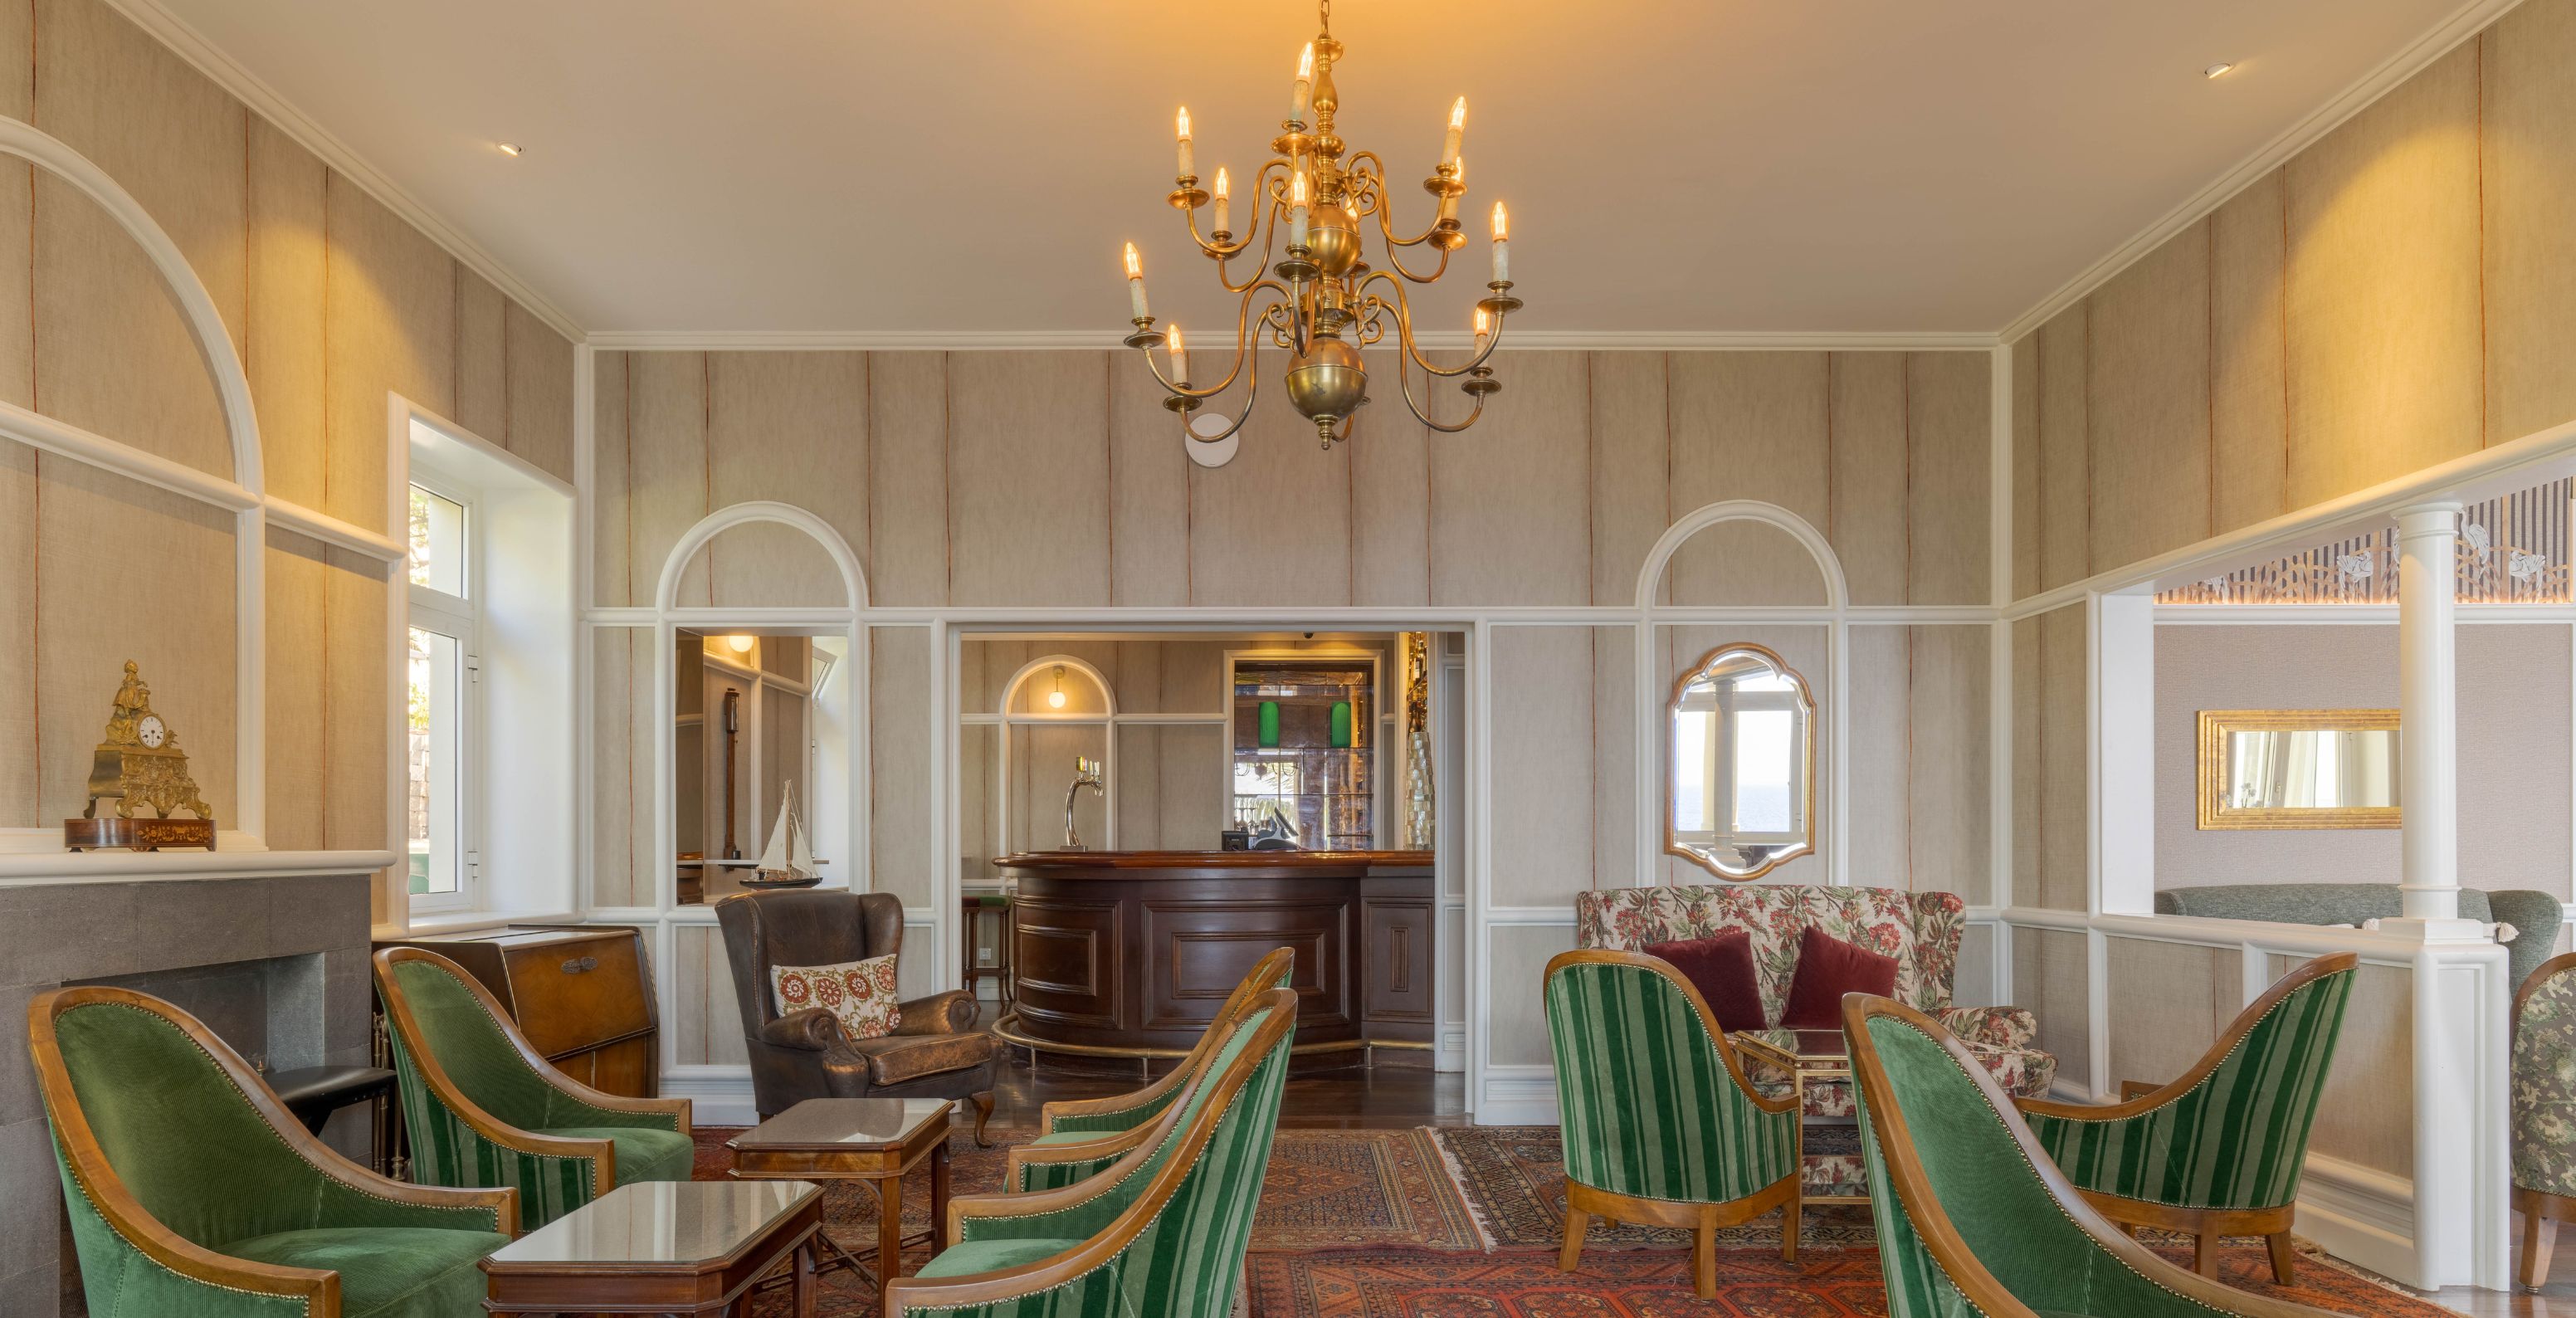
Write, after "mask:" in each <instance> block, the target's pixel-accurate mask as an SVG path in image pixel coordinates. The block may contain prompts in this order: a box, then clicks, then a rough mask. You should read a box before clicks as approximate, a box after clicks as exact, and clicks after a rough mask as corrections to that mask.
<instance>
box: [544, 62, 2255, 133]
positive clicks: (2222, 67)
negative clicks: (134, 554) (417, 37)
mask: <svg viewBox="0 0 2576 1318" xmlns="http://www.w3.org/2000/svg"><path fill="white" fill-rule="evenodd" d="M2235 67H2236V65H2235V64H2234V63H2232V62H2230V61H2228V60H2220V61H2219V62H2217V63H2216V64H2212V65H2210V66H2209V67H2208V68H2205V69H2202V70H2201V71H2200V76H2202V77H2204V78H2218V77H2224V76H2226V74H2227V71H2228V70H2230V69H2233V68H2235ZM502 149H503V150H505V151H507V150H509V148H507V147H504V148H502ZM510 154H511V155H514V156H515V155H517V154H519V153H518V152H516V151H511V152H510Z"/></svg>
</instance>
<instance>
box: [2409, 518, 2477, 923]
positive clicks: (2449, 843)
mask: <svg viewBox="0 0 2576 1318" xmlns="http://www.w3.org/2000/svg"><path fill="white" fill-rule="evenodd" d="M2459 526H2460V505H2459V504H2457V503H2454V502H2439V503H2424V504H2417V505H2415V506H2413V507H2410V508H2407V509H2404V510H2402V511H2401V512H2399V513H2398V514H2397V552H2398V563H2397V692H2398V697H2397V698H2398V724H2399V729H2398V748H2397V754H2398V760H2397V790H2398V802H2399V804H2400V806H2401V807H2402V808H2403V812H2404V824H2403V832H2402V835H2401V836H2402V839H2403V840H2402V848H2401V849H2402V852H2403V858H2404V868H2403V878H2402V881H2401V882H2400V883H2399V884H2398V894H2399V902H2400V905H2399V910H2400V913H2401V917H2402V919H2403V920H2404V921H2405V923H2406V924H2407V925H2408V926H2409V930H2408V932H2415V931H2416V930H2418V929H2420V931H2421V932H2420V936H2421V937H2423V938H2424V939H2425V940H2426V941H2428V942H2434V941H2454V940H2474V939H2477V938H2480V937H2482V934H2481V932H2480V930H2479V927H2478V925H2477V923H2476V922H2475V921H2469V920H2462V919H2460V918H2459V916H2460V830H2459V772H2458V770H2459V752H2458V705H2459V670H2458V665H2457V663H2456V662H2455V659H2454V654H2453V646H2454V640H2455V629H2454V627H2453V611H2454V610H2453V606H2454V603H2455V601H2454V584H2455V570H2454V567H2453V554H2454V553H2455V552H2456V551H2455V548H2454V546H2455V545H2456V543H2457V541H2458V537H2459Z"/></svg>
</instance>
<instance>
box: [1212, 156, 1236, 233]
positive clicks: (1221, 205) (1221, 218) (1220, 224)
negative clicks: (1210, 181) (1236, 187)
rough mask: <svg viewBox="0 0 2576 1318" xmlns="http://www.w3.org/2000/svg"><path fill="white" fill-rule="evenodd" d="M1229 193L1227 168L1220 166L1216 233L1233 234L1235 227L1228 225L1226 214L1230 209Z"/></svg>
mask: <svg viewBox="0 0 2576 1318" xmlns="http://www.w3.org/2000/svg"><path fill="white" fill-rule="evenodd" d="M1228 192H1229V186H1228V184H1227V181H1226V177H1225V166H1223V165H1219V166H1217V167H1216V231H1217V232H1218V233H1231V232H1233V226H1231V225H1229V224H1227V223H1226V218H1227V217H1226V212H1227V211H1228V209H1229V206H1228V198H1227V193H1228Z"/></svg>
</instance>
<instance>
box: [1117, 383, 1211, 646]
mask: <svg viewBox="0 0 2576 1318" xmlns="http://www.w3.org/2000/svg"><path fill="white" fill-rule="evenodd" d="M1165 396H1166V395H1165V394H1164V392H1163V388H1162V386H1160V385H1158V384H1156V383H1155V382H1154V373H1153V372H1151V371H1148V370H1146V369H1145V368H1144V366H1143V364H1142V363H1139V362H1134V361H1130V360H1128V359H1127V358H1126V357H1124V356H1120V355H1113V356H1111V357H1110V359H1109V498H1110V505H1109V528H1110V536H1109V602H1110V603H1112V604H1118V605H1126V606H1130V607H1133V606H1138V605H1152V604H1161V605H1171V604H1187V603H1189V599H1190V472H1191V470H1192V468H1193V467H1194V466H1195V465H1196V464H1194V463H1192V462H1191V461H1190V457H1189V454H1187V453H1185V452H1183V451H1182V449H1181V445H1182V444H1183V443H1184V442H1185V441H1183V440H1182V439H1181V424H1180V420H1179V418H1177V417H1176V416H1175V415H1174V414H1173V413H1171V412H1168V411H1165V410H1164V408H1163V399H1164V397H1165Z"/></svg>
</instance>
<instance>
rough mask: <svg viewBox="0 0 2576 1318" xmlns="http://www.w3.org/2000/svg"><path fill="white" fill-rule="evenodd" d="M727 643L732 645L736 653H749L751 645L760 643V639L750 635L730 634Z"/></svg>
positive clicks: (726, 639)
mask: <svg viewBox="0 0 2576 1318" xmlns="http://www.w3.org/2000/svg"><path fill="white" fill-rule="evenodd" d="M725 644H727V645H730V646H732V647H733V652H734V653H735V654H749V653H751V647H752V646H754V645H757V644H759V641H758V640H757V639H755V638H753V637H749V636H728V637H726V638H725Z"/></svg>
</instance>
